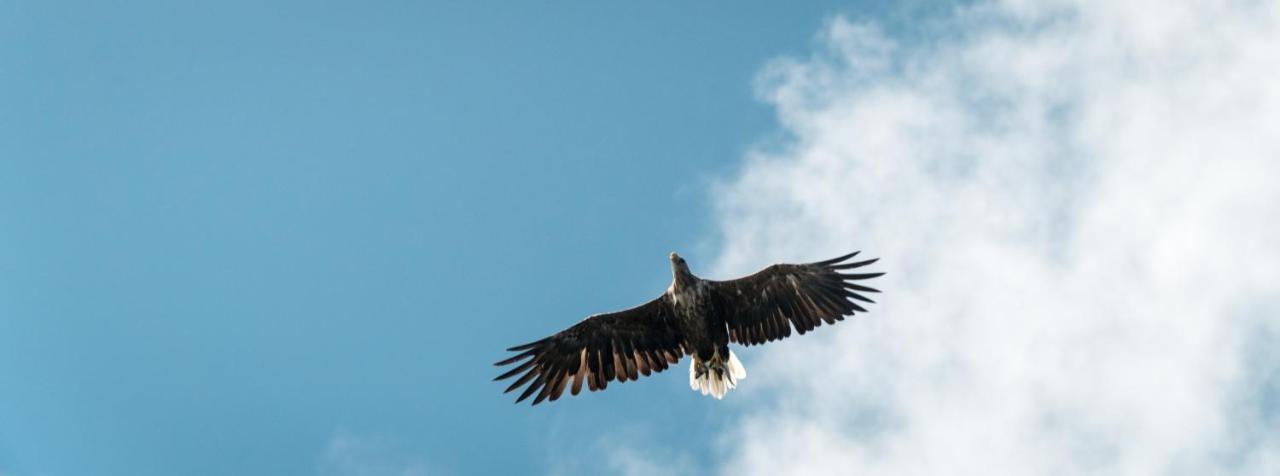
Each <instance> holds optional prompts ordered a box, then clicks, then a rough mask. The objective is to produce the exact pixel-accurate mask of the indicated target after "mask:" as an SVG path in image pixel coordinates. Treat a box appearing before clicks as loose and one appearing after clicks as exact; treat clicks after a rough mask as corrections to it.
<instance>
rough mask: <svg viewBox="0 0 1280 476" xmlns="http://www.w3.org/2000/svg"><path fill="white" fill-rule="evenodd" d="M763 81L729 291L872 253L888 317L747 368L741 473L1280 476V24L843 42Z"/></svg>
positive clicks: (1036, 12)
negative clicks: (813, 262)
mask: <svg viewBox="0 0 1280 476" xmlns="http://www.w3.org/2000/svg"><path fill="white" fill-rule="evenodd" d="M820 41H821V45H820V48H819V51H817V52H815V53H814V54H813V55H812V56H811V57H809V58H800V59H796V58H791V59H781V60H778V61H776V62H774V63H773V64H771V65H770V66H769V67H768V68H767V70H766V71H765V73H764V75H763V76H762V79H761V86H760V90H761V95H762V96H763V97H764V98H765V99H766V100H767V101H769V102H771V103H772V104H774V105H775V106H776V108H777V111H778V115H779V118H780V120H781V121H782V124H783V127H785V129H786V130H787V132H788V133H789V135H790V137H791V139H790V140H789V141H788V143H787V144H785V145H782V146H778V147H774V148H772V149H770V150H762V151H760V152H758V153H755V154H752V156H751V157H749V158H748V161H747V164H746V165H745V167H744V169H743V171H742V172H741V175H740V176H738V177H736V178H735V179H733V180H732V181H731V182H729V183H726V184H724V185H723V186H722V187H720V189H719V190H718V191H717V196H718V197H720V198H719V203H718V205H719V209H718V214H719V220H720V222H721V229H722V231H723V233H724V242H725V246H726V248H725V252H724V254H723V256H722V257H721V260H720V264H719V266H718V267H717V272H716V273H713V274H714V275H715V276H730V275H735V274H741V273H745V272H750V271H753V270H754V268H756V267H758V266H759V265H761V264H763V263H766V262H769V261H772V260H777V259H791V260H807V259H819V258H825V257H828V255H835V254H838V253H840V252H843V251H845V250H848V249H854V248H862V249H865V250H867V251H868V252H869V253H871V254H872V255H876V256H880V257H882V258H883V261H882V264H881V266H880V268H881V269H882V270H885V271H888V272H889V274H888V275H887V276H885V277H884V278H881V279H882V281H881V282H880V283H879V284H880V287H881V288H882V289H884V290H885V293H884V294H883V295H882V296H880V298H881V299H880V301H881V304H879V305H877V306H876V307H875V308H874V309H873V310H872V313H871V314H870V315H869V316H867V317H863V318H858V319H855V320H853V321H849V322H846V323H843V324H841V325H838V326H836V327H835V328H832V329H827V330H826V331H823V332H818V333H816V334H814V335H806V336H804V337H801V338H792V339H790V340H788V341H784V342H783V343H775V344H771V345H769V346H766V347H764V348H762V350H760V351H757V352H754V353H753V354H752V355H751V356H750V359H746V358H744V361H745V362H744V363H745V364H746V365H747V367H748V368H749V369H750V370H751V372H752V377H753V378H752V379H751V381H750V384H749V385H744V386H743V387H742V388H741V389H740V390H739V391H738V393H739V395H740V396H744V397H747V398H749V399H750V400H751V402H750V404H749V405H748V406H747V407H746V408H745V410H744V415H743V416H742V418H740V419H739V420H738V422H737V423H735V424H733V425H731V428H729V429H728V431H726V436H725V437H724V441H723V445H722V447H723V450H724V452H725V453H726V456H725V458H724V459H723V461H722V463H723V468H722V469H723V471H724V472H725V473H731V474H807V475H813V474H979V473H980V474H1092V473H1101V474H1219V473H1239V474H1280V363H1278V362H1280V351H1278V350H1276V349H1278V348H1280V47H1278V46H1277V45H1280V4H1278V3H1276V2H1164V1H1161V2H1140V1H1134V2H1112V1H1106V0H1100V1H1083V0H1082V1H1071V2H1049V3H1045V2H1018V1H1011V2H1006V3H993V4H981V5H978V6H973V7H968V8H964V9H960V10H957V11H956V12H955V13H954V15H952V16H951V17H949V19H947V20H945V21H943V22H942V23H941V24H940V26H938V27H936V28H931V29H930V30H929V31H927V32H925V34H923V35H921V36H918V37H916V36H912V37H893V36H890V35H887V34H885V33H883V32H882V31H880V30H879V29H878V28H877V26H876V25H874V24H859V23H851V22H849V21H846V20H844V19H836V20H834V21H832V22H831V23H830V24H829V25H828V27H826V28H825V29H824V31H823V33H822V36H821V38H820Z"/></svg>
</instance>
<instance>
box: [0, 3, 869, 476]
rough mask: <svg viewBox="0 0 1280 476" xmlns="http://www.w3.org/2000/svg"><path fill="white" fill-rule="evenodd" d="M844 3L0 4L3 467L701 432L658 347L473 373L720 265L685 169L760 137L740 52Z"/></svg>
mask: <svg viewBox="0 0 1280 476" xmlns="http://www.w3.org/2000/svg"><path fill="white" fill-rule="evenodd" d="M860 11H861V10H860V7H858V6H857V5H838V4H834V3H829V2H805V3H803V4H789V5H785V6H784V5H783V4H781V3H777V2H748V3H743V2H735V3H734V4H733V5H728V4H708V3H695V4H675V3H672V4H666V5H648V4H599V3H597V4H591V5H583V4H558V5H544V4H538V5H532V4H531V5H515V4H508V5H503V6H496V5H493V4H488V5H485V4H482V3H481V2H429V3H424V2H322V3H312V2H269V3H265V4H264V3H263V2H218V3H216V4H210V3H208V2H176V3H175V2H108V3H102V2H33V1H18V2H11V1H9V2H0V104H3V105H4V106H3V107H0V289H3V290H4V291H3V292H0V473H3V474H18V475H26V474H32V475H73V474H104V475H106V474H134V475H144V474H308V473H314V472H325V471H331V470H332V471H342V470H341V469H333V468H327V467H328V466H334V465H335V463H333V462H331V461H328V462H327V461H326V458H329V457H330V456H332V455H328V453H327V452H330V451H331V450H332V448H331V447H332V446H333V444H334V441H335V439H342V438H353V439H358V440H361V441H366V442H367V445H366V446H373V447H376V448H375V449H374V450H371V451H374V452H377V453H380V454H381V453H387V454H390V456H389V457H390V458H392V459H396V458H399V459H402V460H405V461H408V462H409V463H410V464H412V465H417V464H421V465H423V466H424V467H426V468H428V469H430V470H431V471H443V472H456V473H467V474H477V473H500V472H511V471H522V470H526V469H530V468H532V469H533V470H534V471H535V472H539V471H544V470H547V468H550V467H553V466H554V464H553V463H554V462H556V461H560V460H561V458H560V457H559V456H557V453H561V452H564V451H570V450H574V449H581V448H588V449H589V448H591V447H592V445H595V443H594V442H595V441H596V440H597V437H598V436H599V435H602V434H609V433H610V432H612V431H614V430H617V429H619V428H625V427H627V425H628V421H629V420H632V419H645V420H656V421H659V422H675V421H692V422H693V424H692V425H688V424H685V425H682V426H681V428H682V430H681V431H683V432H689V434H690V435H699V434H702V433H703V432H704V431H705V432H708V433H709V432H710V429H711V428H713V427H714V423H715V422H716V421H718V419H719V418H722V416H721V414H720V412H719V409H720V408H722V407H716V406H713V405H711V404H710V403H711V402H708V401H705V400H704V399H701V398H693V395H690V394H689V393H688V391H687V390H685V389H683V388H682V387H683V385H684V383H683V380H682V379H683V378H684V376H683V374H682V372H669V373H668V374H666V375H663V376H662V377H661V378H656V379H650V380H651V381H649V382H644V383H643V384H641V385H625V386H622V387H621V388H619V389H618V390H615V391H611V392H609V395H592V396H590V397H587V398H578V399H574V400H572V401H567V402H562V403H563V404H558V405H551V406H540V407H539V408H536V409H532V410H531V409H529V408H526V407H516V406H513V405H511V404H510V402H509V398H508V396H504V395H501V393H500V390H501V388H502V387H501V386H499V385H498V384H495V383H491V382H489V378H490V377H491V376H492V375H493V368H492V367H490V366H489V364H490V363H491V362H492V361H494V360H496V358H498V357H500V356H501V350H502V348H503V347H505V346H507V345H511V344H514V343H518V342H523V341H526V340H529V339H531V338H536V337H539V336H540V335H543V334H546V333H550V332H553V331H555V330H557V329H559V328H560V327H563V326H566V325H568V324H571V323H573V322H576V321H577V320H578V319H580V318H582V317H584V316H585V315H587V314H589V313H593V312H599V311H605V310H611V309H615V308H621V307H627V306H630V305H632V304H636V303H639V302H642V301H643V300H647V299H649V298H651V297H653V296H654V295H656V294H657V293H659V292H661V291H662V289H663V288H664V287H665V285H666V282H667V281H668V279H669V276H668V272H669V270H668V268H667V263H666V259H665V258H666V253H667V252H668V251H671V250H679V251H681V252H683V253H684V254H686V255H687V256H689V257H690V258H691V261H692V262H693V265H694V268H695V271H697V269H698V266H699V265H698V263H699V262H707V261H708V260H710V259H712V258H714V256H715V254H714V246H715V243H716V228H715V226H714V224H712V223H710V217H711V212H710V210H709V208H708V198H707V193H708V192H707V190H708V188H707V185H708V184H709V183H711V182H712V181H715V180H719V179H722V178H724V177H726V176H728V175H729V174H731V173H732V172H733V171H734V170H735V169H736V167H737V166H738V164H740V162H741V158H742V153H743V151H744V150H746V149H747V148H748V147H750V146H751V145H752V144H755V143H759V142H760V141H766V140H770V135H771V134H776V130H775V128H774V119H773V115H772V112H771V110H770V109H769V107H768V106H767V105H765V104H762V103H760V102H758V101H757V100H756V99H755V98H754V96H753V79H754V77H755V75H756V73H757V71H758V70H759V69H760V68H761V67H762V66H763V65H764V64H765V63H766V62H767V61H768V60H769V59H770V58H773V57H776V56H778V55H782V54H788V53H796V52H802V51H804V50H805V49H806V48H807V47H808V46H810V45H811V43H812V37H813V35H814V32H815V31H817V29H818V28H819V27H821V26H822V25H823V22H824V21H825V19H827V18H828V17H829V16H830V15H832V14H836V13H840V12H846V13H848V12H853V13H855V14H859V15H862V14H868V15H869V14H874V13H875V12H863V13H858V12H860ZM709 265H710V264H709V263H707V264H706V265H704V266H703V268H704V269H705V268H706V267H707V266H709ZM647 428H651V427H650V426H643V425H642V426H639V427H637V429H634V430H629V431H638V432H647V431H650V430H649V429H647ZM654 436H657V435H654ZM362 444H364V443H362ZM708 448H710V446H708ZM338 466H340V464H339V465H338Z"/></svg>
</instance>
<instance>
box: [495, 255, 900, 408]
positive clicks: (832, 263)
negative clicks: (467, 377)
mask: <svg viewBox="0 0 1280 476" xmlns="http://www.w3.org/2000/svg"><path fill="white" fill-rule="evenodd" d="M857 255H858V252H856V251H855V252H853V253H850V254H847V255H844V256H841V257H838V258H833V259H829V260H826V261H818V262H814V263H806V264H775V265H772V266H769V267H767V268H765V269H763V270H760V272H758V273H756V274H753V275H750V276H746V277H742V278H738V279H734V280H729V281H713V280H709V279H702V278H699V277H697V276H694V275H693V273H691V272H689V265H688V264H687V263H685V261H684V258H681V257H680V255H678V254H676V253H671V275H672V280H671V286H670V287H668V288H667V291H666V292H665V293H663V294H662V295H661V296H658V298H657V299H654V300H652V301H649V302H647V303H644V304H641V305H640V306H637V307H633V308H631V309H627V310H624V311H618V312H610V313H604V314H596V315H593V316H590V317H588V318H586V319H583V320H582V322H579V323H577V324H574V325H573V326H572V327H569V328H568V329H565V330H563V331H560V332H557V333H555V334H554V335H551V336H549V337H546V338H543V339H539V340H536V341H533V342H530V343H528V344H523V345H517V346H515V347H512V348H510V349H507V350H508V351H511V352H516V355H514V356H511V357H509V358H507V359H505V360H502V361H500V362H498V363H496V364H494V365H497V366H499V367H501V366H506V365H514V367H513V368H511V369H509V370H507V371H506V372H504V373H503V374H502V375H499V376H498V377H497V378H495V379H494V380H505V379H508V378H511V377H515V376H517V375H518V376H519V378H517V379H516V381H515V382H514V383H512V384H511V386H510V387H507V390H506V391H507V392H511V391H513V390H516V389H518V388H520V387H522V386H524V387H525V388H524V391H523V392H521V393H520V397H519V398H517V399H516V403H519V402H521V401H523V400H525V399H527V398H529V397H530V396H534V394H535V393H536V394H537V395H536V396H534V399H533V404H534V405H537V404H539V403H542V401H544V400H550V401H555V400H557V399H559V398H560V396H561V395H563V394H564V391H565V389H566V388H567V389H569V393H570V394H571V395H577V394H578V392H580V391H582V386H583V383H584V382H585V383H586V387H587V388H588V389H590V390H591V391H593V392H594V391H596V390H604V389H605V387H607V386H608V385H609V381H611V380H617V381H618V382H619V383H621V382H626V381H628V380H637V379H638V378H639V377H640V376H641V375H644V376H648V375H649V374H650V373H654V372H661V371H663V370H666V369H667V367H668V366H670V365H672V364H676V363H678V362H679V361H680V359H681V358H682V357H684V356H686V355H689V356H692V357H693V361H692V362H691V363H690V366H689V386H690V387H691V388H693V389H694V390H695V391H700V392H702V394H703V395H711V396H713V397H715V398H716V399H720V398H723V397H724V394H725V393H726V392H728V391H729V390H730V389H732V388H734V387H736V386H737V382H738V380H741V379H743V378H744V377H746V375H747V371H746V369H745V368H743V366H742V362H740V361H739V360H738V357H737V356H736V355H734V354H733V351H731V350H729V343H730V342H733V343H736V344H740V345H744V346H750V345H756V344H763V343H765V342H770V341H774V340H778V339H783V338H786V337H788V336H790V335H791V328H793V327H794V328H795V330H796V332H799V333H800V334H801V335H803V334H804V333H805V332H809V331H812V330H813V329H814V328H816V327H818V326H821V325H822V324H823V323H826V324H835V323H836V321H842V320H844V318H845V316H851V315H854V314H855V313H858V312H867V310H866V308H864V307H863V305H862V304H859V303H858V302H857V301H860V302H863V303H874V301H872V300H871V299H870V298H868V297H866V296H865V295H864V294H865V293H878V292H880V291H879V290H876V289H874V288H871V287H867V286H864V285H862V284H858V281H863V280H867V279H872V278H875V277H878V276H881V275H883V274H884V273H851V272H850V270H853V269H856V268H861V267H863V266H867V265H869V264H872V263H875V262H876V260H875V259H869V260H865V261H849V260H850V259H852V258H853V257H854V256H857ZM526 384H527V386H526Z"/></svg>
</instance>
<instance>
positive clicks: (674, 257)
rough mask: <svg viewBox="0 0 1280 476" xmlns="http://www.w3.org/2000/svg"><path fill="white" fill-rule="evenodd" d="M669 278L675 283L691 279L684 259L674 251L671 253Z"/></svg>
mask: <svg viewBox="0 0 1280 476" xmlns="http://www.w3.org/2000/svg"><path fill="white" fill-rule="evenodd" d="M671 276H672V277H673V278H675V280H676V281H677V282H685V281H688V280H689V278H692V277H693V273H691V272H689V265H688V263H685V262H684V258H681V257H680V255H678V254H676V252H674V251H672V252H671Z"/></svg>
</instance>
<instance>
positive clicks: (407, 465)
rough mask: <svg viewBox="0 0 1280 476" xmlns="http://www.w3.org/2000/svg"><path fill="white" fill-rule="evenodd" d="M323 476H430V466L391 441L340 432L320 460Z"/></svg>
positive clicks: (330, 442)
mask: <svg viewBox="0 0 1280 476" xmlns="http://www.w3.org/2000/svg"><path fill="white" fill-rule="evenodd" d="M319 474H321V475H323V476H426V475H428V474H439V472H438V471H428V468H427V464H426V463H425V462H424V461H423V460H422V459H420V458H418V457H416V456H413V455H411V454H409V453H408V452H407V451H405V450H404V449H402V448H400V447H398V446H396V445H395V444H393V442H391V441H390V440H388V439H386V438H383V437H378V436H371V435H365V434H356V433H352V432H350V431H346V430H339V431H337V432H335V433H334V434H333V436H332V437H331V438H330V439H329V444H328V447H327V448H325V452H324V456H323V457H322V458H321V460H320V465H319Z"/></svg>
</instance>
